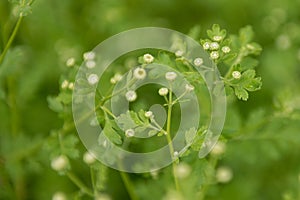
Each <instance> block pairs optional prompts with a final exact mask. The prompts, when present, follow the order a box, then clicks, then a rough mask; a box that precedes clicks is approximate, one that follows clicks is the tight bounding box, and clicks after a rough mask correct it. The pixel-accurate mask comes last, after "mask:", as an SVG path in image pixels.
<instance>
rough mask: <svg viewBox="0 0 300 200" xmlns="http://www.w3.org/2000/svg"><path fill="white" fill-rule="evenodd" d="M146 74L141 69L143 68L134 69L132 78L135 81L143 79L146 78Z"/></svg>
mask: <svg viewBox="0 0 300 200" xmlns="http://www.w3.org/2000/svg"><path fill="white" fill-rule="evenodd" d="M146 75H147V73H146V70H145V69H143V68H140V67H138V68H136V69H135V70H134V71H133V76H134V77H135V78H136V79H139V80H141V79H144V78H145V77H146Z"/></svg>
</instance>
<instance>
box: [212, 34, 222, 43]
mask: <svg viewBox="0 0 300 200" xmlns="http://www.w3.org/2000/svg"><path fill="white" fill-rule="evenodd" d="M222 39H223V37H222V36H220V35H215V36H214V37H213V40H214V41H216V42H219V41H221V40H222Z"/></svg>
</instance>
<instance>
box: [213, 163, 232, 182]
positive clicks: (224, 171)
mask: <svg viewBox="0 0 300 200" xmlns="http://www.w3.org/2000/svg"><path fill="white" fill-rule="evenodd" d="M232 177H233V174H232V170H231V169H230V168H229V167H219V168H218V169H217V171H216V179H217V181H218V182H220V183H228V182H229V181H231V179H232Z"/></svg>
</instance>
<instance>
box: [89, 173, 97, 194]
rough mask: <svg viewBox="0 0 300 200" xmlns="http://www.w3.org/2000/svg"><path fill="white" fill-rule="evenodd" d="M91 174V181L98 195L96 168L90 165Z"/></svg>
mask: <svg viewBox="0 0 300 200" xmlns="http://www.w3.org/2000/svg"><path fill="white" fill-rule="evenodd" d="M90 174H91V181H92V186H93V191H94V196H96V195H97V187H96V180H95V174H94V169H93V168H92V167H90Z"/></svg>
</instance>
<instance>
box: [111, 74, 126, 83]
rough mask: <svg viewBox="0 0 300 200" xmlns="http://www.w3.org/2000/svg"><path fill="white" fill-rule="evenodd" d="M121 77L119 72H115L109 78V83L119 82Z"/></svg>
mask: <svg viewBox="0 0 300 200" xmlns="http://www.w3.org/2000/svg"><path fill="white" fill-rule="evenodd" d="M122 78H123V76H122V75H121V74H119V73H117V74H115V75H114V76H113V77H112V78H111V79H110V83H112V84H116V83H117V82H119V81H120V80H121V79H122Z"/></svg>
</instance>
